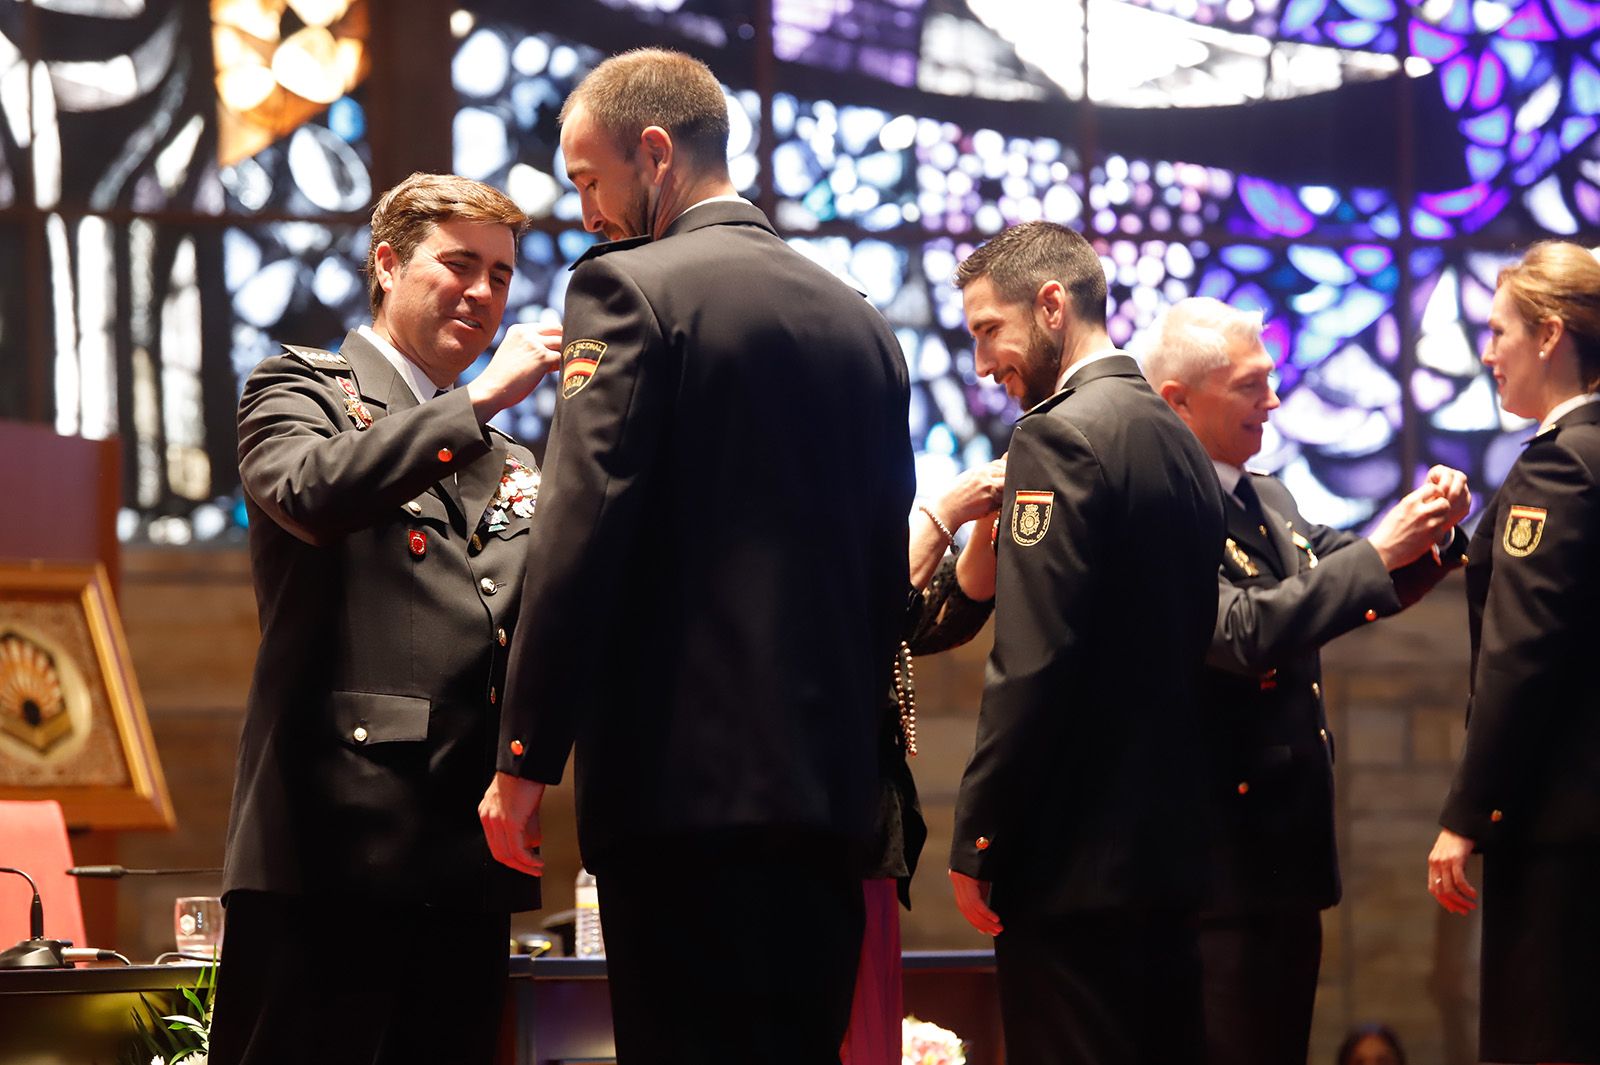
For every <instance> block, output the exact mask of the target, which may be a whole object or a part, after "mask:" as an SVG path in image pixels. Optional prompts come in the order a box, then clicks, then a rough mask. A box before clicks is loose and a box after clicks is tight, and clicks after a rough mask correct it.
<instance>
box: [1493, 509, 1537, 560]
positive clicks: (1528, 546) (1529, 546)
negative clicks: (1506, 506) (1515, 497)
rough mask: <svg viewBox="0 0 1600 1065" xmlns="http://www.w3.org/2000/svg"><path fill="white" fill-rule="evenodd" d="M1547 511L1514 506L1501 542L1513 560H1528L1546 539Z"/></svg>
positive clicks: (1508, 516)
mask: <svg viewBox="0 0 1600 1065" xmlns="http://www.w3.org/2000/svg"><path fill="white" fill-rule="evenodd" d="M1547 513H1548V512H1547V511H1545V510H1544V509H1543V508H1541V507H1524V506H1518V505H1515V504H1513V505H1512V507H1511V510H1510V512H1509V513H1508V514H1507V515H1506V530H1505V533H1504V535H1503V536H1502V537H1501V539H1500V542H1501V543H1502V544H1503V545H1504V546H1505V549H1506V554H1508V555H1510V556H1511V557H1512V558H1527V557H1528V556H1529V555H1531V554H1533V552H1534V551H1535V550H1536V549H1537V548H1538V546H1539V541H1540V540H1541V539H1542V538H1543V537H1544V524H1545V518H1546V516H1547Z"/></svg>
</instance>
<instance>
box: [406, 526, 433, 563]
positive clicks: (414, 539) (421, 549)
mask: <svg viewBox="0 0 1600 1065" xmlns="http://www.w3.org/2000/svg"><path fill="white" fill-rule="evenodd" d="M406 543H407V544H408V545H409V546H410V548H411V553H412V554H413V555H416V556H417V557H418V558H421V557H422V556H423V555H426V554H427V553H428V534H427V533H425V532H423V531H422V530H421V529H412V530H411V531H410V532H408V533H406Z"/></svg>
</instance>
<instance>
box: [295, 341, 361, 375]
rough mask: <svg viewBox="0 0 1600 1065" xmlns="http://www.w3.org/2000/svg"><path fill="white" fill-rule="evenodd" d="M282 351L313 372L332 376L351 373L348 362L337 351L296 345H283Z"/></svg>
mask: <svg viewBox="0 0 1600 1065" xmlns="http://www.w3.org/2000/svg"><path fill="white" fill-rule="evenodd" d="M283 351H284V354H286V355H288V356H289V357H290V358H291V359H297V360H299V361H300V362H303V363H305V364H306V365H307V366H309V367H311V368H312V369H313V370H321V371H322V372H323V373H332V374H348V373H352V372H353V371H352V370H351V368H350V360H349V359H346V358H345V357H344V356H343V355H340V354H339V353H338V352H337V351H324V350H322V349H321V348H303V347H301V346H300V345H298V344H285V345H284V346H283Z"/></svg>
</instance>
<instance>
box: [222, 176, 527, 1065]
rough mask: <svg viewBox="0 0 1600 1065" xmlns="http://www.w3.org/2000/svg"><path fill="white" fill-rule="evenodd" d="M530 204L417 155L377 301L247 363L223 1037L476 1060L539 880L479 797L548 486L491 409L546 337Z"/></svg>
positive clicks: (386, 215)
mask: <svg viewBox="0 0 1600 1065" xmlns="http://www.w3.org/2000/svg"><path fill="white" fill-rule="evenodd" d="M526 222H527V220H526V219H525V217H524V216H523V214H522V212H521V211H520V210H518V208H517V206H516V205H515V204H514V203H512V202H511V201H510V200H509V199H508V198H506V196H505V195H503V194H502V193H500V192H498V191H496V190H494V189H492V188H490V187H488V186H486V185H482V184H479V183H477V182H474V181H468V180H466V179H464V178H459V177H453V176H447V175H434V174H413V175H412V176H411V177H410V178H407V179H406V180H405V181H403V182H401V183H400V184H399V185H397V186H395V187H394V188H393V189H391V190H390V191H389V192H387V193H385V194H384V196H383V198H382V199H381V200H380V201H379V202H378V205H377V208H376V210H374V211H373V214H372V245H371V249H370V251H369V253H368V260H367V273H368V277H369V286H370V294H371V301H372V316H373V322H372V325H371V326H370V327H366V326H363V327H361V328H360V329H357V330H354V331H352V332H351V333H350V334H349V335H348V336H346V337H345V340H344V343H343V344H342V345H341V346H340V348H339V350H338V351H322V350H318V349H315V348H304V347H295V346H290V345H286V346H285V352H284V354H281V355H277V356H274V357H272V358H269V359H267V360H265V361H264V362H262V363H261V365H260V366H258V367H257V368H256V369H255V370H254V371H253V372H252V373H251V374H250V377H249V379H248V380H247V381H246V382H245V386H244V394H243V397H242V398H241V400H240V403H239V469H240V477H241V480H242V481H243V484H244V492H245V504H246V506H247V508H248V510H249V517H250V564H251V573H252V576H253V578H254V581H255V589H256V600H257V604H258V606H259V611H260V618H261V647H260V652H259V655H258V657H257V661H256V669H255V678H254V681H253V683H252V686H251V690H250V699H249V707H248V710H247V713H246V718H245V725H244V735H243V737H242V738H241V741H240V746H239V759H238V770H237V776H236V778H235V782H234V793H233V811H232V815H231V817H230V819H229V825H228V848H227V862H226V872H225V874H224V883H223V886H224V890H225V893H226V894H225V898H226V902H227V908H228V909H227V914H228V925H227V936H226V940H225V946H224V948H223V961H224V964H223V966H222V969H221V975H220V981H219V986H218V989H217V1009H216V1018H215V1021H214V1023H213V1025H212V1031H211V1054H210V1057H211V1061H212V1062H213V1063H218V1065H236V1063H240V1062H246V1063H250V1065H257V1063H259V1065H282V1063H284V1062H291V1061H292V1062H329V1063H334V1062H337V1063H341V1065H343V1063H348V1062H355V1061H360V1062H379V1063H397V1065H398V1063H402V1062H413V1061H451V1062H464V1063H487V1062H488V1061H489V1060H490V1058H491V1056H492V1053H493V1049H494V1045H495V1040H496V1036H497V1033H498V1029H499V1024H498V1020H499V1015H500V1006H501V1002H502V1000H503V997H504V989H505V984H506V978H507V969H506V955H507V949H506V948H507V943H508V939H509V922H510V916H509V915H510V913H511V912H512V911H515V910H526V909H531V908H533V907H534V906H536V905H537V904H538V882H537V881H536V880H534V879H533V878H532V877H531V876H528V875H526V873H518V872H514V871H512V870H510V869H507V868H505V867H504V866H502V865H499V864H498V863H496V862H494V861H493V860H492V859H491V858H490V856H489V849H488V847H487V846H485V844H484V839H483V832H482V830H481V828H480V827H479V825H478V819H477V817H476V804H477V801H478V797H479V796H481V795H482V794H483V789H484V787H485V786H486V785H487V784H488V781H489V779H490V776H491V774H492V773H493V768H494V747H495V738H496V734H497V732H498V729H499V708H498V706H497V705H496V704H497V700H498V697H499V696H498V693H499V690H500V689H501V688H502V686H503V684H504V680H503V678H504V676H505V668H506V660H507V656H508V652H509V642H510V636H511V632H512V630H513V626H514V624H515V622H516V619H517V609H516V608H517V602H518V598H519V596H520V594H521V590H522V577H523V572H524V569H525V568H526V565H527V561H528V550H527V542H528V538H527V535H526V534H527V532H528V527H529V519H530V517H531V516H532V513H533V506H534V501H535V499H536V498H537V495H538V485H539V471H538V468H537V466H536V465H535V463H534V458H533V455H532V453H530V452H529V451H528V449H527V448H525V447H522V446H521V445H520V444H517V443H515V442H514V441H512V440H510V439H509V438H508V437H506V436H505V435H504V434H502V433H500V432H498V431H496V430H493V429H491V428H489V427H488V426H487V424H486V423H487V421H488V419H489V418H491V417H493V416H494V415H495V414H497V413H499V412H500V411H501V410H503V409H505V408H506V407H508V406H510V405H512V404H514V403H517V402H519V401H521V400H522V399H523V398H524V397H525V396H527V394H528V393H529V392H530V391H531V390H532V389H533V387H534V386H535V385H536V384H538V382H539V380H540V378H541V377H543V376H544V374H545V372H546V371H547V370H549V369H552V368H553V367H554V365H555V362H556V359H557V357H558V356H557V354H556V352H554V351H553V350H552V349H550V348H549V347H547V346H546V342H547V341H549V342H552V343H554V342H556V340H555V338H554V337H552V336H550V335H549V331H543V332H541V331H539V330H537V329H535V328H534V327H532V326H513V327H511V329H510V330H509V331H508V334H507V336H506V339H505V340H504V342H502V344H501V346H500V347H499V349H498V350H496V352H495V354H494V357H493V358H492V359H491V360H490V362H489V364H488V366H487V367H486V368H485V369H484V370H483V372H482V373H480V374H479V375H478V377H477V378H475V379H474V380H473V381H472V383H470V384H469V385H467V386H465V387H464V388H455V387H454V383H455V379H456V377H457V375H458V374H460V373H461V372H462V371H463V370H465V369H466V368H467V367H468V366H470V365H471V364H472V363H473V361H474V360H475V359H477V357H478V356H479V355H480V354H482V353H483V351H484V350H485V349H486V348H487V347H488V346H489V344H490V343H491V342H492V341H493V339H494V336H495V333H496V332H497V331H498V330H499V328H500V319H501V316H502V315H503V313H504V311H505V306H506V288H507V285H508V284H509V282H510V280H511V274H512V268H513V264H514V262H515V253H516V239H517V236H518V234H519V233H521V232H522V231H523V229H524V228H525V226H526Z"/></svg>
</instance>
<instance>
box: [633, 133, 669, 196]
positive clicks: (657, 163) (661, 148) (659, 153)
mask: <svg viewBox="0 0 1600 1065" xmlns="http://www.w3.org/2000/svg"><path fill="white" fill-rule="evenodd" d="M639 153H640V162H642V163H643V164H644V165H645V166H646V167H647V168H648V169H649V171H650V180H651V181H652V182H655V183H659V182H660V181H661V179H662V178H663V177H665V176H666V173H667V171H668V170H669V169H671V167H672V160H673V157H674V155H675V154H676V146H675V145H674V144H673V143H672V134H670V133H668V132H667V131H666V130H664V129H662V128H661V127H660V126H646V127H645V129H644V132H643V133H641V134H639Z"/></svg>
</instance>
